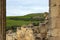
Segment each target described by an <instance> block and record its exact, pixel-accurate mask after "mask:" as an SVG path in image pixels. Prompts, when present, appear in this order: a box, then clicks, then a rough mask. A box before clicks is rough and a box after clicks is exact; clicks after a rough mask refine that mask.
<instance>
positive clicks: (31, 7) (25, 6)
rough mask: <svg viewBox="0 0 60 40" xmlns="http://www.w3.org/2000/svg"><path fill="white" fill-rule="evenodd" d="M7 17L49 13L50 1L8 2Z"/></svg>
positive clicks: (13, 0) (12, 0)
mask: <svg viewBox="0 0 60 40" xmlns="http://www.w3.org/2000/svg"><path fill="white" fill-rule="evenodd" d="M6 4H7V6H6V11H7V14H6V15H7V16H22V15H26V14H29V13H35V12H36V13H37V12H46V11H47V12H48V10H49V7H48V0H43V1H42V0H7V1H6Z"/></svg>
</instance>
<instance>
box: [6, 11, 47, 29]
mask: <svg viewBox="0 0 60 40" xmlns="http://www.w3.org/2000/svg"><path fill="white" fill-rule="evenodd" d="M45 13H46V12H45ZM43 21H44V13H33V14H28V15H24V16H7V17H6V23H7V24H6V30H9V29H12V28H13V30H15V29H16V27H20V26H21V25H24V24H26V25H27V24H29V23H31V22H33V23H38V22H43Z"/></svg>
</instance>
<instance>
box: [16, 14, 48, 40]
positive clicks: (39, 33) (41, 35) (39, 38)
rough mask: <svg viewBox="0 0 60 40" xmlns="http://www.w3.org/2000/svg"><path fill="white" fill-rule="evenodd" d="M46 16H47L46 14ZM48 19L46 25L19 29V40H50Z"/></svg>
mask: <svg viewBox="0 0 60 40" xmlns="http://www.w3.org/2000/svg"><path fill="white" fill-rule="evenodd" d="M45 15H46V14H45ZM47 32H48V17H47V16H46V18H45V21H44V23H39V26H34V25H33V24H32V23H31V24H29V25H23V26H21V27H18V28H17V32H16V33H17V40H47V39H48V33H47Z"/></svg>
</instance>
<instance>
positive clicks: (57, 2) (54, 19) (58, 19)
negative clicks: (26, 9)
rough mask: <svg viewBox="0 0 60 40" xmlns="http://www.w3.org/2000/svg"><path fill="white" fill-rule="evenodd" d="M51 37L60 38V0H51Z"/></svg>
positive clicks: (53, 38)
mask: <svg viewBox="0 0 60 40" xmlns="http://www.w3.org/2000/svg"><path fill="white" fill-rule="evenodd" d="M50 20H51V21H50V22H51V25H50V27H51V28H50V29H51V30H50V31H51V32H50V34H51V35H50V36H51V37H50V39H49V40H60V0H51V1H50Z"/></svg>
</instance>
